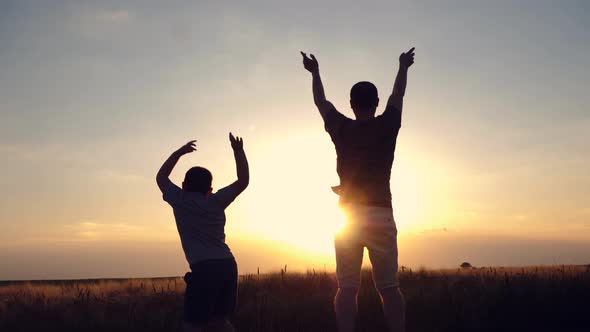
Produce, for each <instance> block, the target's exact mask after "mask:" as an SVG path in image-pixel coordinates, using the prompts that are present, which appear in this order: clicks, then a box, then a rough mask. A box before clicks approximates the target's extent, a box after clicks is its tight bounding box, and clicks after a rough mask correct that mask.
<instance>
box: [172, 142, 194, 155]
mask: <svg viewBox="0 0 590 332" xmlns="http://www.w3.org/2000/svg"><path fill="white" fill-rule="evenodd" d="M196 142H197V141H196V140H194V141H190V142H188V143H186V144H185V145H183V146H181V147H180V149H178V150H176V153H179V154H180V155H181V156H182V155H185V154H187V153H191V152H193V151H196V150H197V146H196Z"/></svg>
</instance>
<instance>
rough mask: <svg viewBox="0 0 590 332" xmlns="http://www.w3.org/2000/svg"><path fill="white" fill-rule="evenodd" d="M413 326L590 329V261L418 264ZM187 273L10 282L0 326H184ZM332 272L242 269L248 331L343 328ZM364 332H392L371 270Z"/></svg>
mask: <svg viewBox="0 0 590 332" xmlns="http://www.w3.org/2000/svg"><path fill="white" fill-rule="evenodd" d="M400 281H401V286H402V289H403V291H404V294H405V296H406V302H407V320H408V322H407V325H408V331H519V332H521V331H590V268H588V267H586V266H560V267H532V268H482V269H470V270H446V271H429V270H420V271H410V270H406V271H404V272H402V273H401V275H400ZM183 291H184V282H183V281H182V279H180V278H159V279H127V280H88V281H43V282H4V283H0V331H3V332H4V331H6V332H9V331H137V332H139V331H181V325H182V294H183ZM335 291H336V281H335V277H334V275H333V274H332V273H324V272H321V273H318V272H313V271H311V272H308V273H290V272H289V273H285V272H284V271H281V272H280V273H274V274H264V275H246V276H242V277H241V279H240V284H239V299H238V302H239V304H238V310H237V314H236V317H235V318H234V323H235V325H236V326H237V330H238V331H239V332H249V331H251V332H271V331H272V332H290V331H306V332H313V331H322V332H329V331H336V329H335V322H334V314H333V311H332V297H333V295H334V293H335ZM359 311H360V312H359V329H358V331H366V332H368V331H371V332H377V331H385V329H384V324H383V315H382V312H381V310H380V306H379V299H378V296H377V294H376V292H375V290H374V289H373V287H372V284H371V281H370V274H369V272H367V271H364V272H363V286H362V288H361V290H360V294H359Z"/></svg>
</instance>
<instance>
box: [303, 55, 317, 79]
mask: <svg viewBox="0 0 590 332" xmlns="http://www.w3.org/2000/svg"><path fill="white" fill-rule="evenodd" d="M301 55H302V56H303V67H304V68H305V69H307V71H308V72H310V73H312V74H313V73H317V72H318V71H319V70H320V65H319V64H318V60H317V59H316V58H315V56H314V55H313V54H310V55H309V56H310V57H311V58H310V57H308V56H307V54H305V53H303V52H301Z"/></svg>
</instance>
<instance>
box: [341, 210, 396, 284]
mask: <svg viewBox="0 0 590 332" xmlns="http://www.w3.org/2000/svg"><path fill="white" fill-rule="evenodd" d="M345 212H346V214H347V225H346V228H345V229H344V230H343V231H342V232H340V233H338V234H337V235H336V237H335V241H334V246H335V249H336V276H337V278H338V287H339V288H359V286H360V283H361V265H362V263H363V250H364V248H365V247H366V248H367V251H368V252H369V259H370V260H371V265H372V266H373V281H374V282H375V286H376V287H377V289H384V288H388V287H397V286H398V280H397V269H398V263H397V228H396V226H395V220H394V219H393V211H392V209H391V208H386V207H378V206H364V205H354V206H350V205H347V206H346V208H345Z"/></svg>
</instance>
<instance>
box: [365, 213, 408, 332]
mask: <svg viewBox="0 0 590 332" xmlns="http://www.w3.org/2000/svg"><path fill="white" fill-rule="evenodd" d="M371 221H372V225H373V228H371V231H370V232H368V233H367V238H366V241H367V249H368V251H369V258H370V260H371V265H372V266H373V281H374V282H375V287H376V288H377V289H378V290H379V294H380V295H381V301H382V305H383V313H384V314H385V319H386V320H387V324H388V326H389V331H391V332H403V331H405V303H404V297H403V295H402V292H401V291H400V289H399V283H398V279H397V266H398V263H397V256H398V253H397V228H396V226H395V221H394V220H393V213H392V211H391V209H384V208H375V209H373V211H372V213H371Z"/></svg>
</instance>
